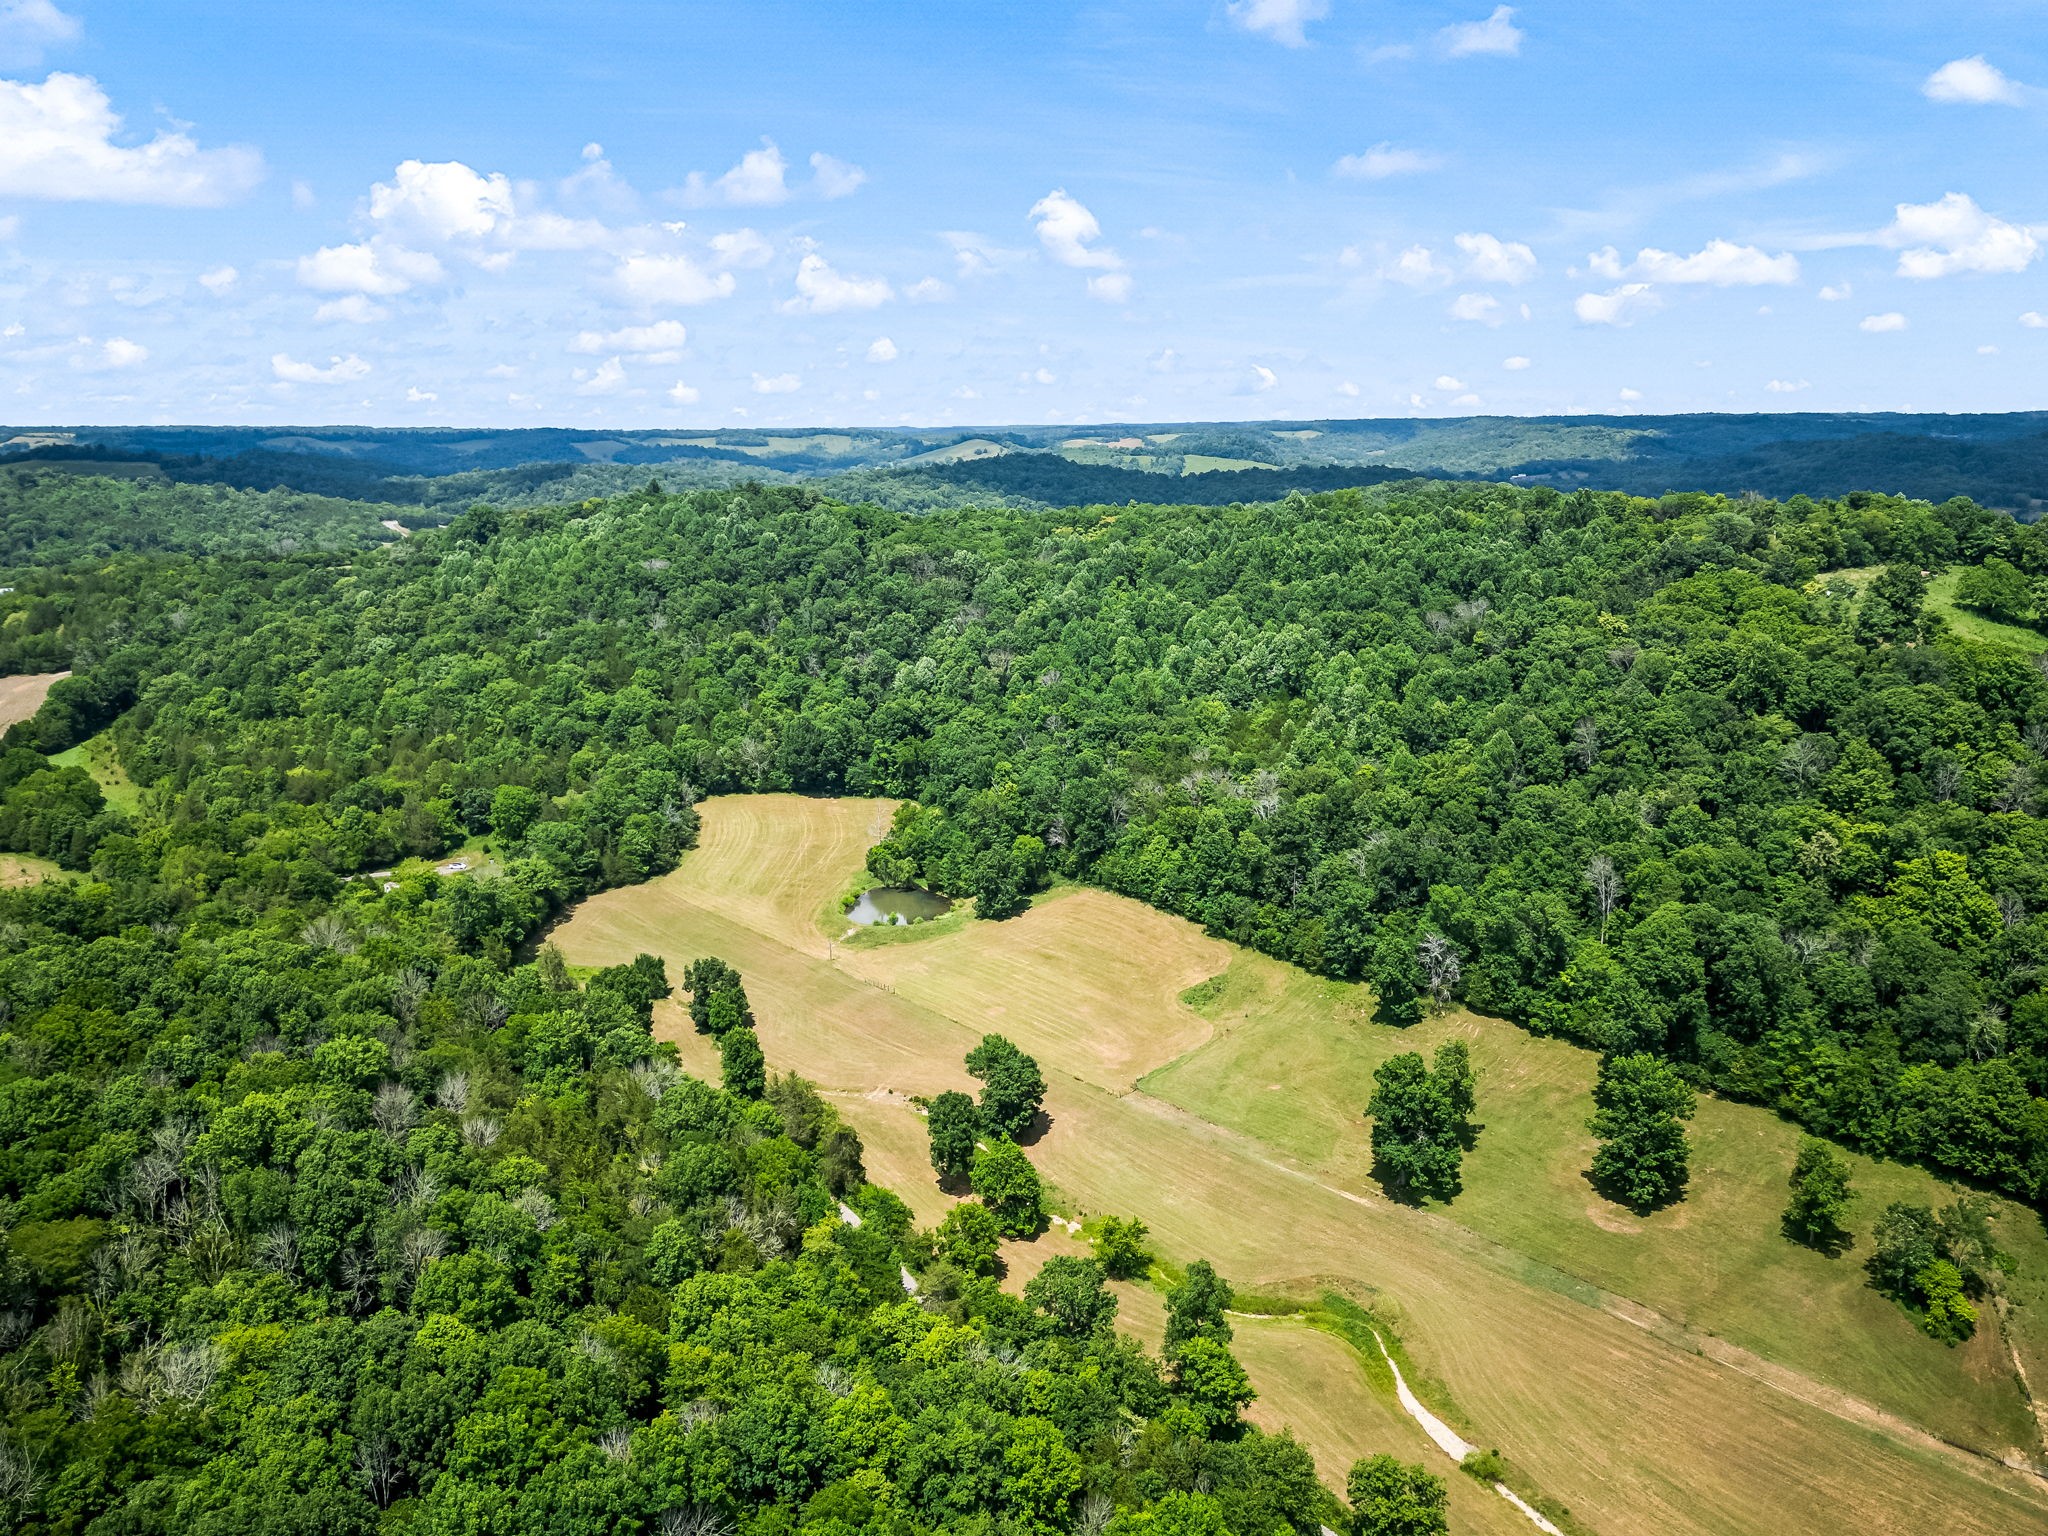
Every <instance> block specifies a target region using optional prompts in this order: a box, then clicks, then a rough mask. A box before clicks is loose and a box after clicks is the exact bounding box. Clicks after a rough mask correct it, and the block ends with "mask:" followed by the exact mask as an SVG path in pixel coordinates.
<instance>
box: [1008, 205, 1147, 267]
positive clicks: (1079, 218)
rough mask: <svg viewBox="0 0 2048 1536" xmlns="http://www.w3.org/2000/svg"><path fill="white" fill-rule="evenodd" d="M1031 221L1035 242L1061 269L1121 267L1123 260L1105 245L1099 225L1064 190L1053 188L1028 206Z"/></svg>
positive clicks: (1085, 209)
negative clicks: (1034, 230) (1035, 229)
mask: <svg viewBox="0 0 2048 1536" xmlns="http://www.w3.org/2000/svg"><path fill="white" fill-rule="evenodd" d="M1031 219H1032V221H1033V223H1034V224H1035V226H1036V228H1037V230H1038V243H1039V244H1040V245H1042V246H1044V247H1045V250H1046V254H1047V255H1049V256H1051V257H1052V259H1053V260H1054V261H1056V262H1058V263H1059V264H1060V265H1061V266H1063V267H1096V268H1100V269H1101V270H1103V271H1106V272H1114V271H1118V270H1119V269H1121V268H1122V266H1123V264H1124V262H1123V258H1122V257H1121V256H1119V255H1117V253H1116V251H1115V250H1114V249H1112V248H1111V247H1109V246H1106V245H1096V244H1095V243H1094V242H1095V241H1097V240H1099V239H1101V238H1102V225H1101V224H1100V223H1098V222H1097V221H1096V218H1095V215H1094V214H1092V213H1090V212H1089V211H1088V209H1087V207H1086V205H1084V204H1083V203H1081V202H1080V201H1079V200H1078V199H1076V198H1073V197H1070V196H1068V195H1067V193H1066V191H1065V189H1063V188H1055V189H1054V190H1052V191H1050V192H1048V193H1046V194H1045V196H1044V197H1041V198H1040V199H1039V200H1038V201H1037V202H1035V203H1033V204H1032V205H1031Z"/></svg>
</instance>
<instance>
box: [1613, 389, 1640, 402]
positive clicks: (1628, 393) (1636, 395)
mask: <svg viewBox="0 0 2048 1536" xmlns="http://www.w3.org/2000/svg"><path fill="white" fill-rule="evenodd" d="M1615 398H1616V399H1618V400H1626V401H1628V402H1629V403H1630V404H1634V403H1635V402H1636V401H1638V400H1640V399H1642V398H1643V392H1642V391H1641V390H1640V389H1626V388H1624V389H1621V390H1618V391H1616V393H1615Z"/></svg>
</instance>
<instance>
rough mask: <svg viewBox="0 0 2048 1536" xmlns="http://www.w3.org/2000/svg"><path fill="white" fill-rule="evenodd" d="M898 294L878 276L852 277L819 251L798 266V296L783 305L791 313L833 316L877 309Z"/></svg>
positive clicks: (811, 254) (805, 258)
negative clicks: (847, 312) (841, 312)
mask: <svg viewBox="0 0 2048 1536" xmlns="http://www.w3.org/2000/svg"><path fill="white" fill-rule="evenodd" d="M895 296H896V293H895V290H894V289H892V288H891V287H890V286H889V284H888V283H887V282H886V281H885V280H884V279H882V278H879V277H849V276H847V275H846V274H845V273H843V272H840V271H837V270H835V269H834V268H833V266H832V264H831V263H830V262H828V261H826V260H825V258H824V257H822V256H820V255H819V254H818V253H817V252H816V251H813V252H811V253H810V255H808V256H806V257H804V259H803V260H802V261H800V262H798V263H797V268H796V297H795V298H793V299H790V300H788V301H787V302H785V303H784V304H783V306H782V307H783V309H784V311H785V312H787V313H789V314H810V315H831V314H837V313H839V312H840V311H842V310H848V309H874V308H876V307H878V306H880V305H883V304H886V303H888V302H889V300H891V299H893V298H894V297H895Z"/></svg>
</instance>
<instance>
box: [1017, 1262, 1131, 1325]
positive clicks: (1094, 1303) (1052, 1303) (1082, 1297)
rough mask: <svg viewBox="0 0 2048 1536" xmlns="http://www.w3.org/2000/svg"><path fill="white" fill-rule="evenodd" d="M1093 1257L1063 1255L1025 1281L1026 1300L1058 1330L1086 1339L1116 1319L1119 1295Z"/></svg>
mask: <svg viewBox="0 0 2048 1536" xmlns="http://www.w3.org/2000/svg"><path fill="white" fill-rule="evenodd" d="M1103 1279H1104V1276H1103V1273H1102V1266H1101V1265H1100V1264H1098V1263H1096V1262H1095V1261H1094V1260H1093V1259H1077V1258H1075V1257H1073V1256H1072V1255H1071V1254H1061V1255H1059V1256H1058V1257H1055V1258H1050V1259H1047V1260H1046V1261H1045V1267H1044V1268H1042V1269H1040V1270H1039V1272H1038V1273H1037V1274H1035V1275H1033V1276H1032V1277H1031V1278H1030V1279H1029V1280H1027V1281H1025V1282H1024V1303H1025V1305H1026V1306H1031V1307H1036V1308H1037V1309H1038V1310H1039V1311H1041V1312H1043V1313H1044V1314H1045V1315H1046V1318H1047V1319H1048V1320H1049V1321H1050V1323H1051V1324H1052V1329H1053V1331H1054V1332H1055V1333H1063V1334H1065V1335H1066V1336H1067V1337H1068V1338H1071V1339H1085V1338H1087V1337H1088V1335H1089V1334H1091V1333H1094V1332H1096V1331H1098V1330H1099V1329H1105V1328H1108V1327H1109V1326H1110V1325H1111V1324H1112V1323H1114V1322H1115V1321H1116V1297H1114V1296H1112V1295H1111V1294H1110V1293H1109V1289H1108V1287H1107V1286H1105V1285H1104V1284H1103Z"/></svg>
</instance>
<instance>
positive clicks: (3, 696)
mask: <svg viewBox="0 0 2048 1536" xmlns="http://www.w3.org/2000/svg"><path fill="white" fill-rule="evenodd" d="M70 675H71V674H70V673H69V672H36V673H33V674H23V675H21V676H18V677H0V731H4V730H6V729H7V727H8V726H10V725H19V724H20V723H21V722H22V721H24V720H33V719H34V718H35V714H36V711H37V710H39V709H41V708H42V707H43V700H44V699H46V698H47V697H49V693H50V689H51V688H52V687H53V686H55V685H56V684H58V683H60V682H62V681H63V680H64V679H65V678H67V677H69V676H70Z"/></svg>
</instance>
